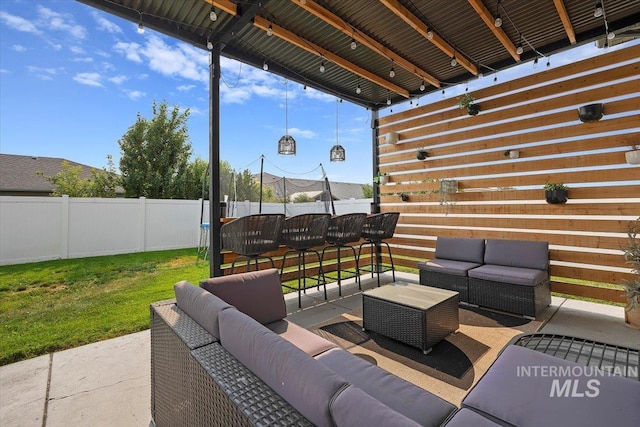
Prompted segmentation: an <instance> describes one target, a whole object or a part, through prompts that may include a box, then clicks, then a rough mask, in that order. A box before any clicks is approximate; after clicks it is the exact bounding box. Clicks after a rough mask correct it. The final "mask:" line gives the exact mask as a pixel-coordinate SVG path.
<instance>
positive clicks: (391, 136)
mask: <svg viewBox="0 0 640 427" xmlns="http://www.w3.org/2000/svg"><path fill="white" fill-rule="evenodd" d="M385 141H386V142H387V144H397V143H398V132H389V133H387V135H386V136H385Z"/></svg>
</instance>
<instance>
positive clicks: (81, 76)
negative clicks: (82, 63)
mask: <svg viewBox="0 0 640 427" xmlns="http://www.w3.org/2000/svg"><path fill="white" fill-rule="evenodd" d="M73 80H75V81H76V82H78V83H80V84H82V85H87V86H93V87H103V86H102V82H101V81H100V80H102V76H101V75H100V74H98V73H78V74H76V75H75V76H74V77H73Z"/></svg>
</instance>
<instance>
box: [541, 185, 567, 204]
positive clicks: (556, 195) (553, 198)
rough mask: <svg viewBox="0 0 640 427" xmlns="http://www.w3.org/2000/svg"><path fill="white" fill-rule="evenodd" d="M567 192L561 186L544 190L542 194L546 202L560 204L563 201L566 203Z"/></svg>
mask: <svg viewBox="0 0 640 427" xmlns="http://www.w3.org/2000/svg"><path fill="white" fill-rule="evenodd" d="M568 195H569V192H568V191H567V190H565V189H563V188H559V189H557V190H545V191H544V196H545V199H546V200H547V203H550V204H552V205H560V204H563V203H567V199H568Z"/></svg>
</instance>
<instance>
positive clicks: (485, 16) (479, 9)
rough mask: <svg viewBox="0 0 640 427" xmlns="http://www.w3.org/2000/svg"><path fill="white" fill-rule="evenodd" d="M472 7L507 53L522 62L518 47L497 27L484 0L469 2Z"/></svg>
mask: <svg viewBox="0 0 640 427" xmlns="http://www.w3.org/2000/svg"><path fill="white" fill-rule="evenodd" d="M468 1H469V4H470V5H471V7H473V8H474V9H475V11H476V13H477V14H478V15H479V16H480V18H482V20H483V21H484V23H485V24H487V27H489V29H490V30H491V32H492V33H493V34H494V35H495V36H496V38H497V39H498V40H499V41H500V43H502V45H503V46H504V47H505V49H507V52H509V54H511V56H512V57H513V59H515V60H516V61H518V62H519V61H520V55H518V52H516V47H515V45H514V44H513V42H512V41H511V40H510V39H509V36H507V34H506V33H505V32H504V31H503V30H502V28H501V27H496V25H495V22H496V19H495V17H494V16H493V15H491V12H489V10H488V9H487V7H486V6H485V5H484V3H482V0H468Z"/></svg>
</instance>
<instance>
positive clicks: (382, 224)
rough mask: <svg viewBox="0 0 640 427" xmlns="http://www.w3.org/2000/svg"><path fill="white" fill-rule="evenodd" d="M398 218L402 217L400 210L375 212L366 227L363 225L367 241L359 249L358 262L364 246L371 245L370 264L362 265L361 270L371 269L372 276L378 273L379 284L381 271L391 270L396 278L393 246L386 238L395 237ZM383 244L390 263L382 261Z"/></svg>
mask: <svg viewBox="0 0 640 427" xmlns="http://www.w3.org/2000/svg"><path fill="white" fill-rule="evenodd" d="M398 218H400V213H399V212H384V213H378V214H373V215H369V216H368V217H367V220H366V221H365V223H364V227H362V236H361V237H362V238H363V239H365V242H364V243H362V244H361V245H360V248H359V249H358V263H360V254H361V253H362V247H363V246H369V248H370V249H371V253H370V256H371V260H370V263H369V265H366V266H361V267H360V270H363V271H370V272H371V277H373V273H376V274H377V277H378V286H380V273H384V272H385V271H391V273H392V274H393V280H394V281H395V280H396V269H395V265H394V264H393V257H392V256H391V247H390V246H389V244H388V243H387V242H385V241H384V240H385V239H390V238H392V237H393V233H394V232H395V231H396V225H397V224H398ZM382 245H385V246H386V247H387V252H388V253H389V260H390V263H391V264H390V265H389V264H384V263H383V262H382V248H381V246H382Z"/></svg>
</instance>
